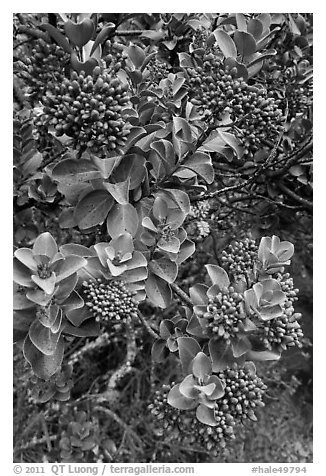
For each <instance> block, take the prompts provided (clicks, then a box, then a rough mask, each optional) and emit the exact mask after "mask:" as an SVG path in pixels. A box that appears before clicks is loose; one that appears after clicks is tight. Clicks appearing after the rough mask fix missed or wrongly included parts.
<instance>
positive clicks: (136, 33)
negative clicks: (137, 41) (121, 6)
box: [115, 30, 144, 36]
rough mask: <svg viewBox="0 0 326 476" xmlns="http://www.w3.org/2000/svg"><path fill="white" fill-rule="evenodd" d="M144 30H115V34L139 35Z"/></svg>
mask: <svg viewBox="0 0 326 476" xmlns="http://www.w3.org/2000/svg"><path fill="white" fill-rule="evenodd" d="M143 32H144V31H143V30H116V32H115V35H117V36H140V35H141V34H142V33H143Z"/></svg>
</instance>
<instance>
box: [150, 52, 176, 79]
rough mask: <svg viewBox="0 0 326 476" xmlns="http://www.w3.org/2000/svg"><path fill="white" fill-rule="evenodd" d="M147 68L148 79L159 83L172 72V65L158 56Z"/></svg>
mask: <svg viewBox="0 0 326 476" xmlns="http://www.w3.org/2000/svg"><path fill="white" fill-rule="evenodd" d="M146 68H147V69H148V72H149V73H148V79H149V80H150V82H151V83H154V84H158V83H159V82H160V81H161V79H165V78H167V76H168V74H169V73H170V72H171V68H170V66H169V65H168V64H167V63H165V62H163V61H159V60H158V59H157V58H156V57H155V58H153V59H151V60H150V61H149V62H148V63H147V65H146Z"/></svg>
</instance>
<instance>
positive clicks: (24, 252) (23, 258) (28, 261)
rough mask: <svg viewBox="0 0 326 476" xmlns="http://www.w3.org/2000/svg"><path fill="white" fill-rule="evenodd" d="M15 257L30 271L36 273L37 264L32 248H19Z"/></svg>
mask: <svg viewBox="0 0 326 476" xmlns="http://www.w3.org/2000/svg"><path fill="white" fill-rule="evenodd" d="M14 255H15V257H16V258H17V259H18V260H19V261H20V262H21V263H22V264H23V265H25V266H26V267H27V268H28V269H30V270H33V271H36V270H37V263H36V261H35V259H34V255H33V251H32V250H31V249H30V248H19V249H18V250H16V251H15V253H14Z"/></svg>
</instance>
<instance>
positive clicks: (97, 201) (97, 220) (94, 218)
mask: <svg viewBox="0 0 326 476" xmlns="http://www.w3.org/2000/svg"><path fill="white" fill-rule="evenodd" d="M113 203H114V200H113V198H112V196H111V195H110V194H109V193H108V192H107V191H106V190H93V191H92V192H90V193H88V194H87V195H85V196H84V197H83V198H82V199H81V200H80V201H79V202H78V203H77V206H76V208H75V213H74V217H75V219H76V222H77V224H78V226H79V228H80V229H81V230H85V229H87V228H91V227H92V226H96V225H102V223H103V222H104V220H105V219H106V217H107V215H108V213H109V211H110V210H111V208H112V205H113Z"/></svg>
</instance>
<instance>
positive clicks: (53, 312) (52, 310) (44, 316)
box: [38, 304, 61, 329]
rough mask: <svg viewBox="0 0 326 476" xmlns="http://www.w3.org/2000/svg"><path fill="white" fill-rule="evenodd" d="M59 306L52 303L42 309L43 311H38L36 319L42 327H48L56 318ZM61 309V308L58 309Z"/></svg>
mask: <svg viewBox="0 0 326 476" xmlns="http://www.w3.org/2000/svg"><path fill="white" fill-rule="evenodd" d="M59 310H60V309H59V306H57V305H56V304H52V305H51V306H49V307H48V308H45V309H44V312H42V313H39V315H38V319H39V321H40V323H41V324H42V325H43V326H44V327H49V328H50V329H51V328H52V326H53V325H54V323H55V321H56V320H57V317H58V314H59ZM60 311H61V310H60Z"/></svg>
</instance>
